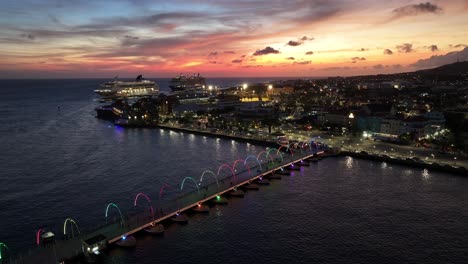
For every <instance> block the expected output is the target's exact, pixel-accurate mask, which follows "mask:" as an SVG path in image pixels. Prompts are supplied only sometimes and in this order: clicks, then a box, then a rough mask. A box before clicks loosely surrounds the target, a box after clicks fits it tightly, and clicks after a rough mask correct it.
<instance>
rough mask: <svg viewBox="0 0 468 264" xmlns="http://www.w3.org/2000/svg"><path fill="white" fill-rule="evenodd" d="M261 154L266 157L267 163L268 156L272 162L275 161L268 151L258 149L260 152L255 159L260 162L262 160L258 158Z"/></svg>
mask: <svg viewBox="0 0 468 264" xmlns="http://www.w3.org/2000/svg"><path fill="white" fill-rule="evenodd" d="M262 154H265V158H267V163H268V157H270V160H271V162H272V163H273V162H275V161H274V160H273V157H271V155H270V152H268V151H266V150H263V151H260V153H258V155H257V160H259V161H260V162H261V161H262V160H260V158H261V155H262Z"/></svg>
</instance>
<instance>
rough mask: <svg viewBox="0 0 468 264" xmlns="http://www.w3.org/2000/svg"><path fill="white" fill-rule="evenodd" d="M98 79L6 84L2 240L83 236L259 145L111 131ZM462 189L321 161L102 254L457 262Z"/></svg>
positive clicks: (24, 244) (408, 172)
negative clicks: (114, 212)
mask: <svg viewBox="0 0 468 264" xmlns="http://www.w3.org/2000/svg"><path fill="white" fill-rule="evenodd" d="M56 82H57V81H56ZM94 82H96V81H92V80H87V81H76V82H73V83H72V82H70V83H66V86H65V85H64V84H63V83H60V82H59V83H58V84H57V83H56V84H55V86H54V85H52V86H51V85H50V84H47V85H44V86H40V85H39V88H41V89H39V88H37V87H38V86H36V88H24V87H23V90H21V89H19V91H22V92H21V93H20V92H18V93H11V94H9V93H8V89H3V90H1V92H2V98H4V102H5V105H4V106H2V109H1V116H2V118H3V120H4V122H5V124H4V125H3V127H2V130H1V137H2V138H1V139H2V140H1V143H0V144H1V149H2V154H3V155H2V156H1V158H0V159H1V164H2V167H3V173H2V183H3V184H2V185H1V187H0V191H1V192H2V194H3V195H2V197H1V198H0V206H1V208H2V209H3V210H2V215H3V216H4V217H2V220H1V225H0V228H1V230H0V231H1V232H0V233H1V234H2V236H1V237H0V241H2V242H5V243H7V244H8V246H9V247H10V248H11V250H12V251H14V252H22V251H23V250H22V248H30V247H33V246H34V232H35V231H36V230H37V229H38V228H40V227H48V228H50V229H53V230H54V231H56V234H57V235H59V234H60V233H61V225H62V223H63V220H64V219H65V218H66V217H73V218H74V219H75V220H76V221H77V222H78V224H79V225H80V227H82V228H84V229H85V230H86V228H91V227H94V226H96V225H99V224H102V223H104V221H105V218H104V209H105V205H106V204H107V203H108V202H115V203H117V204H119V206H122V207H123V209H124V211H125V210H126V209H127V210H129V209H131V207H132V206H131V205H132V200H133V197H134V195H135V194H136V193H137V192H140V191H143V192H145V193H148V194H149V195H150V196H151V197H155V196H156V195H157V191H158V190H159V187H160V184H161V183H162V182H168V183H175V184H176V185H177V184H178V183H179V182H180V180H181V179H182V178H183V177H185V176H199V175H200V174H201V172H202V171H203V170H204V169H212V170H213V169H215V168H217V165H220V164H222V163H224V162H226V161H232V160H234V159H237V158H240V157H245V154H247V153H249V152H258V151H259V150H261V149H264V148H263V147H256V146H252V145H249V144H246V143H238V142H235V141H231V140H228V141H226V140H222V139H216V138H210V137H203V136H196V135H190V134H184V133H179V132H170V131H167V130H166V131H164V130H157V129H154V130H151V129H121V128H116V127H113V126H110V125H109V123H108V122H105V121H100V120H98V119H95V118H94V112H93V107H94V106H95V104H96V102H95V101H93V95H92V93H91V90H92V89H93V88H94V87H92V84H93V83H94ZM40 83H41V82H39V84H40ZM64 87H67V88H64ZM16 89H18V88H16ZM65 89H66V90H65ZM58 105H60V106H61V108H60V110H59V109H58V108H57V106H58ZM467 185H468V179H467V178H463V177H458V176H452V175H448V174H444V173H438V172H432V171H424V170H422V169H413V168H406V167H400V166H396V165H391V164H386V163H380V162H379V163H377V162H370V161H365V160H357V159H352V158H330V159H325V160H323V161H320V162H318V163H316V164H312V165H311V167H309V168H303V169H302V171H301V172H294V176H292V177H283V180H282V181H275V182H273V184H272V185H271V186H268V187H262V189H261V190H260V191H259V192H249V193H248V194H247V195H246V197H245V198H243V199H231V200H230V204H229V205H228V206H225V207H224V206H223V207H216V208H212V209H211V212H210V214H209V215H205V216H196V217H194V218H191V220H190V222H189V224H188V225H186V226H177V225H172V226H170V227H169V229H168V232H167V233H166V234H165V236H164V237H162V238H152V237H149V236H142V237H141V238H142V239H139V240H138V243H137V248H136V249H135V250H129V251H126V250H120V249H114V250H111V251H109V252H108V256H107V257H105V262H107V263H154V262H155V260H158V261H160V262H177V263H179V262H202V261H203V262H205V263H207V262H210V261H211V262H212V263H219V262H223V261H224V262H232V263H234V262H238V263H251V262H252V261H253V262H276V263H281V262H285V261H287V260H289V261H290V260H294V261H297V262H300V261H303V262H304V263H309V262H343V263H344V262H360V263H375V262H389V263H392V262H393V263H397V262H399V263H401V262H425V263H430V262H432V263H440V262H455V263H460V262H463V261H464V260H465V258H464V257H465V256H464V246H466V244H467V238H466V237H467V236H466V233H467V232H468V230H467V228H466V225H465V223H466V220H467V219H468V212H467V210H466V209H465V208H467V204H466V203H467V202H466V201H468V197H467V196H468V195H467V194H466V192H465V190H466V187H467Z"/></svg>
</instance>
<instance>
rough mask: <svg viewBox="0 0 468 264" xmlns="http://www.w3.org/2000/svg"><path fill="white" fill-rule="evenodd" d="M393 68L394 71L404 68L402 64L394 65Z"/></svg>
mask: <svg viewBox="0 0 468 264" xmlns="http://www.w3.org/2000/svg"><path fill="white" fill-rule="evenodd" d="M392 67H393V68H394V69H400V68H401V67H402V66H401V64H393V65H392Z"/></svg>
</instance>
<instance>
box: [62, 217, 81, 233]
mask: <svg viewBox="0 0 468 264" xmlns="http://www.w3.org/2000/svg"><path fill="white" fill-rule="evenodd" d="M68 222H70V227H71V228H73V226H75V227H76V230H78V234H81V232H80V228H79V227H78V224H76V222H75V220H73V219H71V218H67V219H65V221H64V222H63V234H64V235H66V234H67V223H68Z"/></svg>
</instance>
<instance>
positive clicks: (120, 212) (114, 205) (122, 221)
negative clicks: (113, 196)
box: [106, 203, 124, 225]
mask: <svg viewBox="0 0 468 264" xmlns="http://www.w3.org/2000/svg"><path fill="white" fill-rule="evenodd" d="M111 206H112V207H115V208H116V209H117V211H118V212H119V215H120V225H123V224H124V219H123V215H122V211H120V208H119V207H118V206H117V205H116V204H115V203H109V204H108V205H107V207H106V223H107V216H108V213H109V208H110V207H111Z"/></svg>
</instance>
